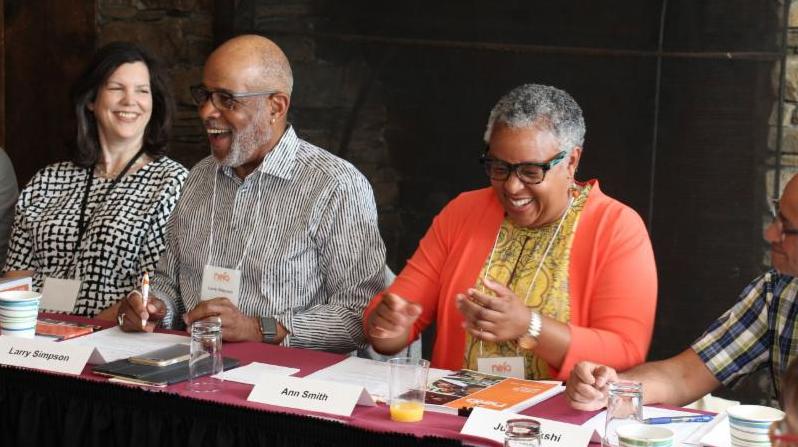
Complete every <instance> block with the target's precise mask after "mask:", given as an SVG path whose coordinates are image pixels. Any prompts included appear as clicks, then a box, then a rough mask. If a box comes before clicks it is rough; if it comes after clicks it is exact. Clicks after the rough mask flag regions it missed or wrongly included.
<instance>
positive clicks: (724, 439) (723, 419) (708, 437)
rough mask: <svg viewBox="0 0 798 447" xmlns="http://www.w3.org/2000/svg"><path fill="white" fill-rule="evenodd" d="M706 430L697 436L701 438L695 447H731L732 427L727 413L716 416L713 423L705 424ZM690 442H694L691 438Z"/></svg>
mask: <svg viewBox="0 0 798 447" xmlns="http://www.w3.org/2000/svg"><path fill="white" fill-rule="evenodd" d="M705 425H706V429H705V430H701V431H700V432H699V433H696V435H698V436H700V437H699V438H698V442H697V443H696V444H694V445H698V446H701V447H704V446H706V447H730V446H731V427H729V418H728V417H727V416H726V413H722V414H719V415H717V416H715V419H713V420H712V422H710V423H707V424H705ZM690 441H693V438H692V437H691V439H690Z"/></svg>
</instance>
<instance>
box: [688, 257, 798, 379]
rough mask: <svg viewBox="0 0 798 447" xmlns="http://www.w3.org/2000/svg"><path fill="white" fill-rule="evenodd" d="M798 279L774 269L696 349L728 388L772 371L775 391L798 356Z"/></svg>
mask: <svg viewBox="0 0 798 447" xmlns="http://www.w3.org/2000/svg"><path fill="white" fill-rule="evenodd" d="M796 295H798V279H796V278H794V277H792V276H786V275H780V274H779V273H778V272H776V271H775V270H771V271H769V272H767V273H765V274H764V275H762V276H760V277H759V278H757V279H755V280H754V281H753V282H751V284H749V285H748V286H747V287H746V288H745V290H743V293H742V294H741V295H740V300H739V301H737V303H736V304H735V305H734V306H732V308H731V309H729V310H728V311H726V313H724V314H723V315H721V317H720V318H718V319H717V320H715V322H713V323H712V324H711V325H710V326H709V328H708V329H707V331H706V332H705V333H704V334H703V335H702V336H701V337H700V338H699V339H698V340H696V341H695V342H694V343H693V345H692V347H693V350H694V351H695V352H696V353H698V355H699V356H700V357H701V359H702V360H703V361H704V363H705V364H706V366H707V368H709V370H710V371H711V372H712V374H714V375H715V377H717V379H718V380H719V381H721V382H723V384H725V385H733V384H734V383H736V382H737V381H738V380H739V379H741V378H742V377H743V376H746V375H748V374H750V373H753V372H755V371H758V370H760V369H762V368H770V371H771V378H772V379H773V387H774V391H775V392H776V394H777V395H778V393H779V380H778V379H779V378H781V376H782V374H783V373H784V370H785V369H787V365H788V364H789V363H790V361H791V360H792V359H794V358H796V357H798V303H796V301H795V300H796Z"/></svg>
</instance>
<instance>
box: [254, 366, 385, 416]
mask: <svg viewBox="0 0 798 447" xmlns="http://www.w3.org/2000/svg"><path fill="white" fill-rule="evenodd" d="M247 400H249V401H251V402H259V403H262V404H268V405H277V406H280V407H288V408H296V409H298V410H305V411H317V412H319V413H329V414H335V415H338V416H351V415H352V410H354V409H355V405H356V404H360V405H367V406H374V400H373V399H372V398H371V396H370V395H369V393H368V392H367V391H366V390H365V388H363V387H362V386H356V385H348V384H345V383H337V382H327V381H323V380H313V379H302V378H298V377H291V376H278V375H274V374H264V375H262V376H261V377H260V380H259V382H258V384H256V385H255V387H254V388H252V392H251V393H250V394H249V397H247Z"/></svg>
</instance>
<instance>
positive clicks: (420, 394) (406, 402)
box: [388, 357, 429, 422]
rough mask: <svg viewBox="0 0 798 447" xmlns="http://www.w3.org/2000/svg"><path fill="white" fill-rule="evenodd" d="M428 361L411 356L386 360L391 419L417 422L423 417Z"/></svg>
mask: <svg viewBox="0 0 798 447" xmlns="http://www.w3.org/2000/svg"><path fill="white" fill-rule="evenodd" d="M428 371H429V361H427V360H424V359H414V358H412V357H396V358H392V359H390V360H388V401H389V404H390V413H391V419H392V420H394V421H397V422H418V421H420V420H421V419H423V418H424V395H425V393H426V391H427V372H428Z"/></svg>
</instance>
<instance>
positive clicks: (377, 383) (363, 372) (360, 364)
mask: <svg viewBox="0 0 798 447" xmlns="http://www.w3.org/2000/svg"><path fill="white" fill-rule="evenodd" d="M451 373H452V371H449V370H446V369H437V368H430V370H429V374H428V376H427V381H428V382H430V383H431V382H433V381H435V380H438V379H440V378H441V377H443V376H446V375H447V374H451ZM307 378H309V379H316V380H327V381H330V382H341V383H348V384H350V385H358V386H362V387H365V388H366V391H368V392H369V394H371V397H372V398H373V399H374V400H375V401H381V402H386V401H387V400H388V364H387V363H385V362H380V361H377V360H370V359H363V358H360V357H347V358H346V359H345V360H343V361H341V362H338V363H336V364H334V365H332V366H329V367H327V368H324V369H320V370H318V371H316V372H314V373H313V374H310V375H308V376H307Z"/></svg>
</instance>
